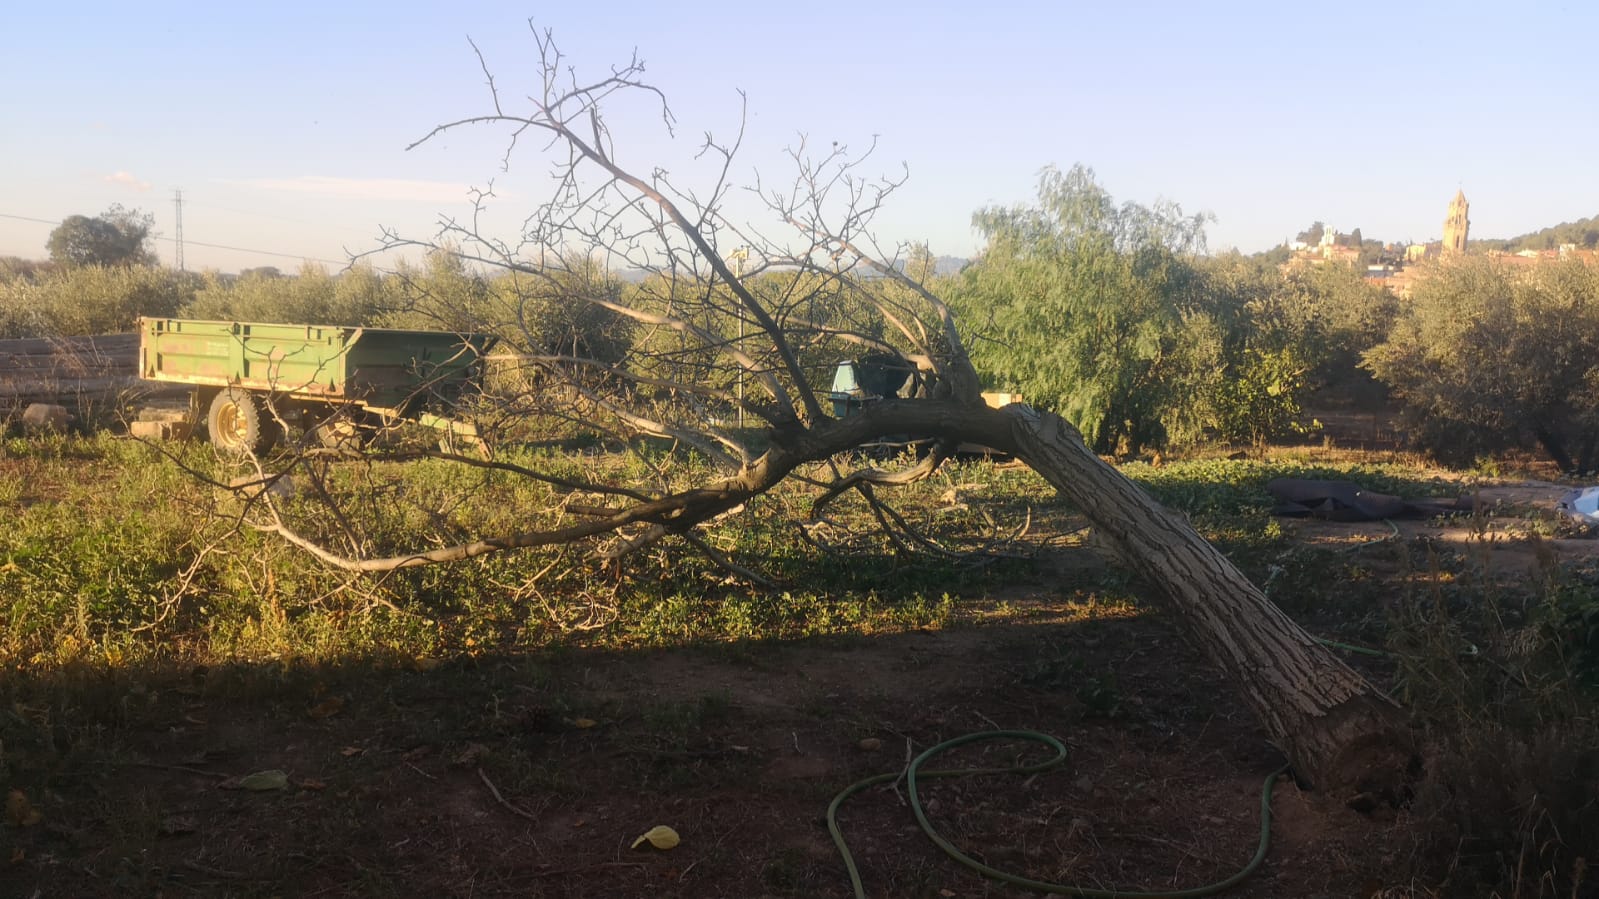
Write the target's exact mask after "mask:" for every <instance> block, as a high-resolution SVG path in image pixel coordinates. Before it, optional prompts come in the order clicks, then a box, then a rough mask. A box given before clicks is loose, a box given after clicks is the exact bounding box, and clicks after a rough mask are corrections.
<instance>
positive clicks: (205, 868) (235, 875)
mask: <svg viewBox="0 0 1599 899" xmlns="http://www.w3.org/2000/svg"><path fill="white" fill-rule="evenodd" d="M183 867H185V868H188V869H189V870H190V871H193V872H195V873H196V874H204V875H205V876H207V877H219V878H221V879H223V880H255V879H256V878H255V877H252V876H250V875H249V874H240V873H239V872H237V871H224V870H222V869H221V868H213V867H211V866H210V865H202V864H200V863H199V862H197V861H195V860H194V859H192V858H186V859H184V860H183Z"/></svg>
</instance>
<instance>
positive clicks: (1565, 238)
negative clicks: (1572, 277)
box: [1471, 215, 1599, 253]
mask: <svg viewBox="0 0 1599 899" xmlns="http://www.w3.org/2000/svg"><path fill="white" fill-rule="evenodd" d="M1565 244H1571V245H1573V246H1575V247H1577V249H1579V250H1592V249H1595V248H1599V215H1595V216H1591V217H1589V218H1585V219H1577V220H1576V221H1574V222H1563V223H1561V224H1559V225H1554V226H1552V227H1548V228H1544V229H1542V230H1540V231H1533V232H1531V233H1529V234H1522V235H1520V236H1518V237H1512V238H1510V239H1508V240H1474V241H1472V242H1471V246H1472V247H1473V248H1474V249H1483V250H1501V251H1503V252H1506V253H1519V252H1521V251H1522V250H1557V249H1559V248H1560V247H1561V246H1562V245H1565Z"/></svg>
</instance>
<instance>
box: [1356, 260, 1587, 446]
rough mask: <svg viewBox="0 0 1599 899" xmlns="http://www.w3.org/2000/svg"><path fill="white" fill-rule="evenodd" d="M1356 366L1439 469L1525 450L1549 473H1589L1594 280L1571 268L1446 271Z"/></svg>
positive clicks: (1477, 265) (1467, 264)
mask: <svg viewBox="0 0 1599 899" xmlns="http://www.w3.org/2000/svg"><path fill="white" fill-rule="evenodd" d="M1366 365H1367V366H1368V367H1369V368H1370V369H1371V371H1372V372H1374V373H1375V374H1376V376H1377V377H1378V379H1380V380H1381V381H1382V382H1383V383H1385V384H1387V385H1388V387H1389V389H1390V390H1392V391H1393V393H1394V395H1395V396H1396V397H1397V398H1398V399H1399V400H1400V402H1401V403H1402V404H1403V409H1404V415H1405V418H1406V420H1407V423H1408V426H1409V428H1410V430H1411V431H1412V433H1413V435H1414V438H1415V440H1416V442H1417V443H1418V444H1420V445H1421V446H1422V447H1423V448H1424V449H1426V450H1428V451H1429V452H1431V453H1433V454H1434V455H1435V456H1437V457H1438V458H1439V459H1440V460H1441V461H1443V462H1445V463H1447V464H1455V465H1469V464H1471V462H1472V461H1473V460H1474V459H1475V458H1476V457H1477V456H1479V455H1484V454H1489V453H1493V452H1497V451H1502V450H1505V449H1508V448H1512V447H1523V446H1527V447H1531V446H1537V447H1540V448H1542V449H1543V451H1544V452H1545V453H1546V454H1547V455H1548V457H1549V458H1550V459H1551V460H1553V461H1554V462H1555V463H1556V464H1557V465H1559V466H1560V470H1561V471H1564V472H1568V473H1575V472H1582V471H1594V470H1596V469H1599V271H1596V270H1595V269H1594V268H1593V267H1592V266H1589V265H1587V264H1585V263H1583V262H1581V261H1577V260H1569V261H1562V262H1548V263H1542V264H1539V265H1537V266H1534V267H1532V268H1522V267H1510V266H1507V265H1506V264H1504V263H1501V262H1498V261H1496V260H1493V259H1491V258H1485V257H1476V258H1472V257H1467V258H1465V259H1461V260H1456V261H1452V262H1447V263H1445V264H1443V265H1442V266H1441V267H1439V268H1438V269H1436V270H1434V271H1432V272H1431V273H1429V275H1428V276H1427V277H1426V278H1425V279H1424V280H1423V281H1421V282H1420V283H1418V284H1417V285H1416V288H1415V293H1414V296H1413V297H1412V299H1411V301H1410V302H1409V303H1407V304H1406V305H1405V307H1404V309H1403V310H1402V311H1401V312H1400V314H1399V316H1398V318H1397V320H1396V321H1395V322H1394V325H1393V328H1392V330H1391V331H1390V332H1389V335H1388V339H1387V340H1386V341H1384V342H1383V343H1381V344H1379V345H1378V346H1376V347H1374V348H1372V349H1371V350H1370V351H1369V352H1368V353H1367V354H1366Z"/></svg>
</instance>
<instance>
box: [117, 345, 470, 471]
mask: <svg viewBox="0 0 1599 899" xmlns="http://www.w3.org/2000/svg"><path fill="white" fill-rule="evenodd" d="M493 342H494V338H492V337H489V336H487V335H482V334H455V333H450V332H446V331H404V330H397V329H388V328H359V327H344V326H334V325H282V324H265V323H253V322H227V321H198V320H193V319H175V318H144V319H141V320H140V322H139V377H141V378H143V379H145V380H147V381H162V382H167V383H176V384H189V385H192V386H193V388H194V390H193V393H192V394H191V400H190V410H191V413H192V415H191V417H192V419H193V420H194V424H195V425H198V424H199V423H200V421H201V420H202V417H203V421H204V424H205V432H206V434H207V435H208V436H209V437H210V439H211V442H212V443H214V444H216V445H217V446H218V447H221V448H224V449H228V450H232V451H235V452H254V453H262V452H265V451H267V450H268V449H270V448H272V447H273V446H274V445H275V444H277V442H278V441H279V440H280V439H282V437H283V436H284V434H285V426H287V425H298V426H300V427H303V428H304V429H306V430H307V431H308V432H310V433H313V434H316V435H318V437H319V438H320V439H321V440H322V441H323V442H324V443H327V444H329V445H336V444H337V443H342V442H347V441H349V440H352V439H359V438H360V437H361V436H362V435H363V434H366V433H371V432H374V431H376V430H377V429H379V428H381V427H384V426H388V425H392V424H395V423H397V422H399V421H414V422H417V423H419V424H422V425H426V426H428V427H431V428H435V429H438V430H440V431H442V432H444V433H445V434H446V435H447V436H448V437H454V438H460V439H462V440H463V441H467V442H476V439H477V434H476V432H475V431H474V430H473V428H472V426H471V425H470V424H467V423H465V422H460V421H457V420H455V419H454V418H453V417H452V413H453V411H454V407H455V403H456V402H457V401H458V400H460V399H461V398H462V396H463V394H464V393H465V392H466V391H468V390H469V389H470V387H471V385H472V383H473V382H474V380H475V378H476V377H477V376H478V374H479V372H480V369H481V366H480V361H481V359H482V357H483V354H484V353H485V352H486V351H487V350H488V348H489V347H490V346H491V345H492V344H493Z"/></svg>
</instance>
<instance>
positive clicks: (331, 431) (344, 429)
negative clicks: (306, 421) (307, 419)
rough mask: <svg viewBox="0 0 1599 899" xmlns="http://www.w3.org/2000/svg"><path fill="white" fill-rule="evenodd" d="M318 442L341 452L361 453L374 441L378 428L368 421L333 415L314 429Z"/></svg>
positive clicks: (326, 447)
mask: <svg viewBox="0 0 1599 899" xmlns="http://www.w3.org/2000/svg"><path fill="white" fill-rule="evenodd" d="M313 432H314V435H315V437H316V441H317V443H319V444H321V445H322V446H323V447H324V448H325V449H330V450H338V451H339V452H341V453H359V452H361V450H363V449H365V448H366V445H367V444H369V443H371V442H372V438H373V436H374V435H375V434H376V433H377V429H376V428H374V427H373V426H372V425H371V424H370V423H368V422H366V421H359V420H356V419H353V418H349V417H346V416H341V415H331V416H329V417H327V418H325V419H323V420H322V421H321V422H319V423H317V425H316V427H315V428H314V429H313Z"/></svg>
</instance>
